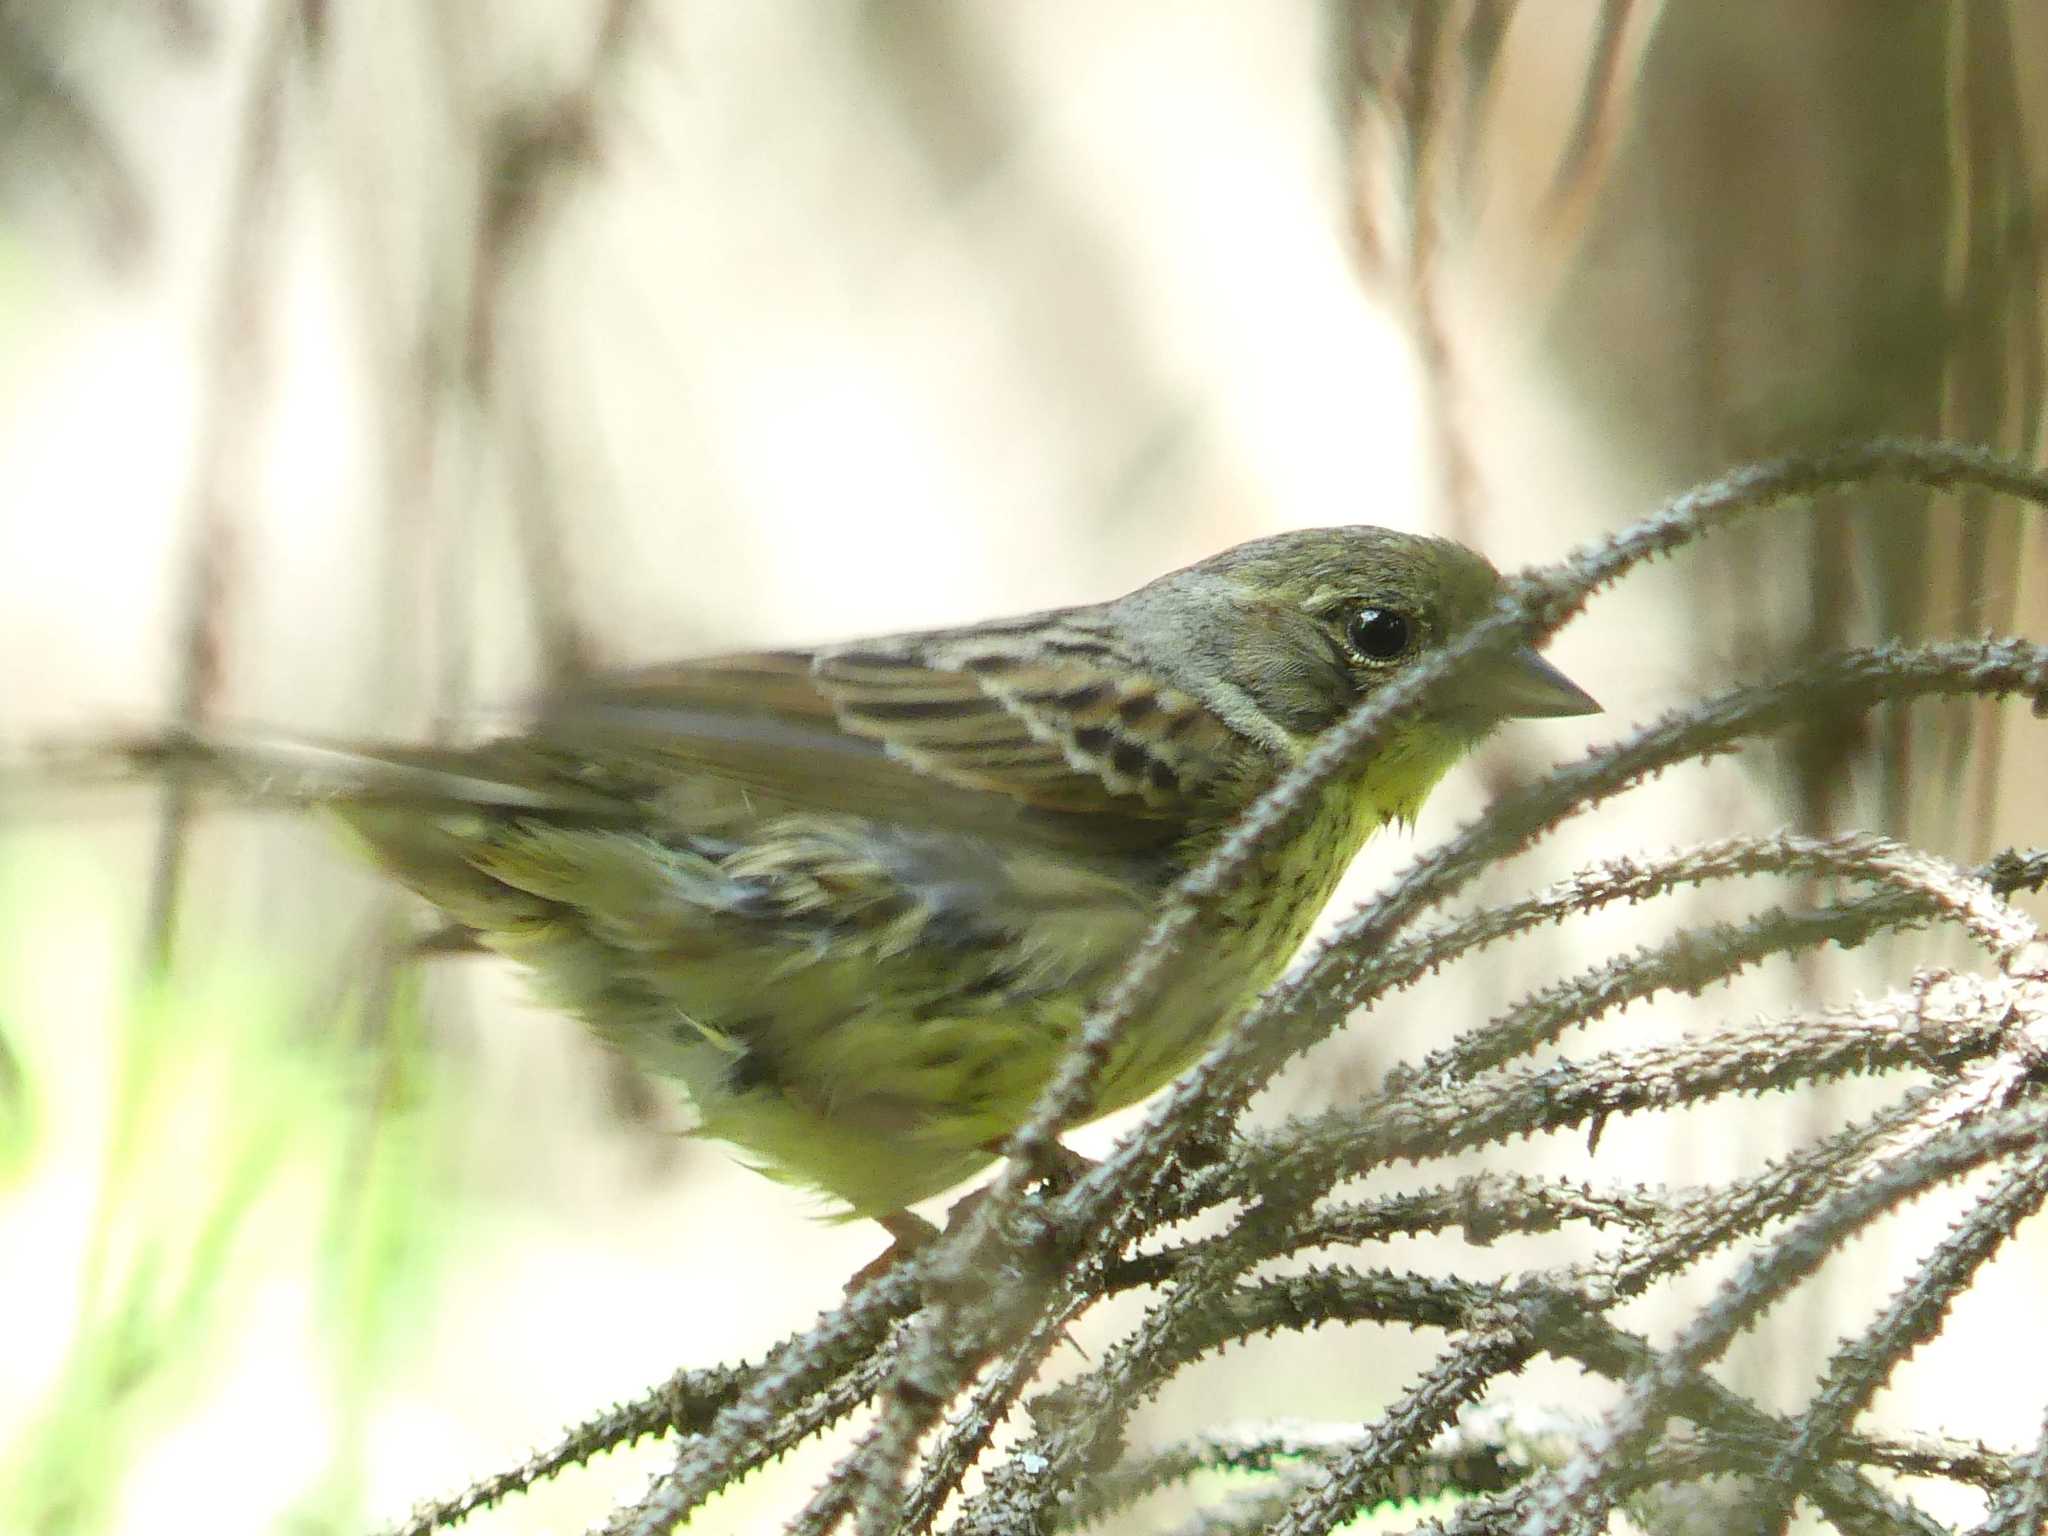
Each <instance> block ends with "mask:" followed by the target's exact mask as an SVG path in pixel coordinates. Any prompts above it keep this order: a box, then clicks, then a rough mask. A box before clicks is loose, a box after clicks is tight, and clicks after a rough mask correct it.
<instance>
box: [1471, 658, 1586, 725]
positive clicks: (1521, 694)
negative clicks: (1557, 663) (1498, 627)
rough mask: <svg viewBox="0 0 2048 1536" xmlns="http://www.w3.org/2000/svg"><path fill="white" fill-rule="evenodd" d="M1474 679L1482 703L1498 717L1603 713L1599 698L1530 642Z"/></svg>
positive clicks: (1497, 718)
mask: <svg viewBox="0 0 2048 1536" xmlns="http://www.w3.org/2000/svg"><path fill="white" fill-rule="evenodd" d="M1474 681H1475V686H1476V690H1477V692H1478V694H1479V700H1478V702H1479V703H1480V705H1481V706H1482V707H1483V708H1484V709H1486V710H1487V712H1488V713H1489V714H1490V715H1491V716H1492V717H1493V718H1494V719H1496V720H1534V719H1538V718H1546V719H1547V718H1552V717H1557V716H1563V715H1597V714H1599V713H1600V703H1599V701H1598V700H1597V699H1595V698H1594V697H1593V696H1592V695H1591V694H1590V693H1588V692H1586V690H1585V689H1583V688H1581V687H1580V686H1579V685H1578V684H1577V683H1575V682H1573V681H1572V680H1571V679H1570V678H1568V677H1566V676H1565V675H1564V674H1563V673H1562V672H1560V671H1558V670H1557V668H1555V667H1553V666H1552V665H1551V664H1550V663H1549V662H1547V661H1545V660H1544V659H1543V658H1542V657H1541V656H1538V655H1537V654H1536V653H1535V652H1534V651H1533V650H1531V649H1530V648H1529V647H1528V646H1526V645H1525V646H1523V647H1522V648H1521V649H1520V650H1516V651H1510V652H1509V653H1508V654H1507V655H1505V656H1503V657H1501V658H1500V660H1498V661H1496V662H1494V663H1493V664H1492V665H1490V666H1489V667H1487V668H1486V670H1485V671H1484V672H1483V673H1482V674H1481V675H1480V676H1479V677H1478V678H1477V679H1475V680H1474Z"/></svg>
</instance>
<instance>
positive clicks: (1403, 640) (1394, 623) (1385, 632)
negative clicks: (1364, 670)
mask: <svg viewBox="0 0 2048 1536" xmlns="http://www.w3.org/2000/svg"><path fill="white" fill-rule="evenodd" d="M1344 638H1345V640H1346V641H1348V642H1349V643H1350V646H1351V649H1352V650H1354V651H1356V652H1357V653H1358V655H1359V659H1360V660H1363V661H1392V660H1394V659H1395V658H1396V657H1397V656H1399V655H1400V654H1401V653H1402V652H1403V651H1405V650H1407V649H1408V646H1409V643H1410V642H1411V641H1412V640H1413V639H1414V638H1415V625H1414V624H1413V623H1412V622H1410V620H1409V618H1408V615H1407V614H1405V613H1396V612H1395V611H1394V610H1393V609H1391V608H1375V607H1372V606H1371V605H1369V604H1368V605H1367V606H1366V607H1363V608H1357V609H1353V610H1352V613H1351V617H1350V618H1348V619H1346V620H1345V621H1344Z"/></svg>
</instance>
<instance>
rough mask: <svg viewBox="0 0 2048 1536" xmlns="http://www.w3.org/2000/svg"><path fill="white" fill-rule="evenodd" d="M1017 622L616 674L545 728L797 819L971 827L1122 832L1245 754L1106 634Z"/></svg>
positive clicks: (1207, 792)
mask: <svg viewBox="0 0 2048 1536" xmlns="http://www.w3.org/2000/svg"><path fill="white" fill-rule="evenodd" d="M1026 622H1027V621H1018V626H1019V627H1017V628H1014V629H1013V628H1011V627H1009V626H977V627H976V628H973V629H969V630H959V631H952V632H940V633H936V634H922V635H908V636H902V637H898V638H894V639H882V640H868V641H861V642H858V643H855V644H850V645H844V646H836V647H831V648H828V649H824V650H819V651H811V652H805V651H774V652H761V653H756V654H752V655H741V656H726V657H716V658H712V659H709V660H704V661H695V662H685V663H682V664H680V665H676V666H669V667H662V668H657V669H652V670H647V671H639V672H632V673H624V674H615V675H613V676H610V677H607V678H602V679H599V680H597V681H596V682H595V683H593V684H592V685H590V686H588V687H586V688H584V689H582V690H580V691H579V694H578V695H577V696H576V698H574V699H573V700H571V701H568V702H567V703H565V705H564V706H563V707H562V708H561V709H559V710H557V711H556V712H555V713H554V716H553V720H552V726H553V730H554V731H555V732H556V733H558V734H559V736H560V738H561V739H562V740H563V741H564V742H565V743H567V742H572V741H574V740H576V739H578V738H581V739H583V740H585V741H588V740H590V739H591V733H592V732H593V730H595V731H597V732H598V734H599V736H600V737H601V739H602V741H603V742H604V744H605V748H606V750H608V751H616V750H620V749H628V750H637V751H641V752H648V753H653V754H655V755H656V756H658V757H660V758H662V759H665V760H666V761H668V762H669V763H670V764H671V766H672V768H673V767H680V766H685V765H687V766H689V767H691V768H694V769H695V770H696V771H698V772H700V773H708V774H711V775H714V776H718V777H722V778H724V779H727V780H730V781H732V782H734V783H739V784H744V785H746V786H748V787H750V788H751V789H753V790H755V791H757V792H760V793H764V794H767V795H769V796H771V797H777V798H782V799H786V800H788V801H790V802H791V803H793V804H795V805H797V806H799V807H802V808H805V809H848V810H858V811H863V812H867V813H870V814H876V813H881V814H887V813H889V811H891V810H895V811H898V812H901V813H903V814H907V815H909V816H911V817H913V818H916V817H920V816H922V817H929V818H932V819H935V820H938V821H940V822H942V823H943V822H946V821H950V820H952V819H954V817H953V815H952V811H953V810H954V809H956V807H954V806H952V805H950V804H949V797H948V796H947V795H946V793H945V789H946V788H947V787H950V788H952V789H958V790H966V791H970V792H973V794H974V797H975V802H976V803H978V804H979V805H980V807H981V814H982V815H984V816H985V815H987V814H990V813H991V808H990V806H989V804H988V803H987V802H989V801H990V800H991V799H992V800H993V801H994V802H996V803H998V804H1008V805H1014V806H1016V807H1019V808H1022V809H1025V810H1030V811H1037V812H1046V813H1054V814H1055V815H1058V816H1064V817H1079V818H1093V817H1100V818H1104V819H1107V820H1114V821H1116V822H1119V823H1128V822H1131V821H1132V820H1134V819H1135V820H1136V821H1138V822H1141V823H1142V822H1158V823H1170V822H1178V821H1180V820H1182V819H1183V818H1185V817H1186V816H1187V815H1188V814H1189V813H1191V812H1192V811H1194V810H1196V809H1198V808H1200V807H1201V806H1203V805H1204V804H1205V802H1207V801H1208V799H1209V798H1210V796H1211V794H1212V793H1213V790H1214V788H1215V785H1216V783H1217V781H1218V778H1219V777H1220V776H1221V775H1222V774H1223V773H1224V772H1226V771H1228V769H1229V768H1230V767H1231V766H1233V764H1234V761H1235V759H1234V754H1237V753H1240V752H1241V751H1242V750H1243V743H1241V742H1240V741H1239V740H1238V739H1237V738H1236V737H1235V736H1234V735H1233V734H1232V733H1231V732H1230V731H1229V730H1228V728H1227V727H1225V726H1224V725H1223V724H1222V722H1221V721H1219V720H1218V719H1217V718H1216V717H1215V716H1214V715H1213V714H1211V713H1210V711H1209V710H1207V709H1206V708H1204V707H1203V706H1202V705H1201V704H1200V702H1199V701H1197V700H1196V699H1194V698H1193V697H1192V696H1190V695H1188V694H1186V693H1184V692H1182V691H1180V690H1178V689H1174V688H1170V687H1167V686H1164V685H1162V684H1160V683H1159V682H1157V680H1156V679H1154V678H1152V677H1151V676H1149V675H1148V673H1147V672H1146V670H1145V669H1144V668H1143V667H1142V665H1141V664H1139V663H1138V662H1137V661H1136V660H1135V659H1133V658H1131V657H1129V656H1128V655H1126V654H1124V653H1123V652H1121V651H1120V650H1119V648H1118V647H1117V646H1116V644H1115V643H1114V642H1113V641H1112V640H1111V639H1110V638H1109V637H1108V636H1106V635H1104V634H1102V633H1100V632H1099V631H1094V630H1090V629H1088V628H1084V627H1078V626H1075V625H1073V624H1072V623H1071V622H1069V623H1066V624H1063V625H1062V626H1061V627H1059V628H1058V629H1057V630H1053V631H1051V632H1048V628H1047V626H1046V623H1045V621H1042V620H1041V621H1035V622H1034V623H1033V627H1032V628H1030V629H1028V630H1027V629H1024V628H1022V626H1023V625H1024V624H1025V623H1026ZM540 734H541V735H542V736H543V737H545V736H547V735H548V734H550V731H549V727H547V726H544V727H543V730H542V732H541V733H540ZM1098 830H1099V829H1098Z"/></svg>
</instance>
